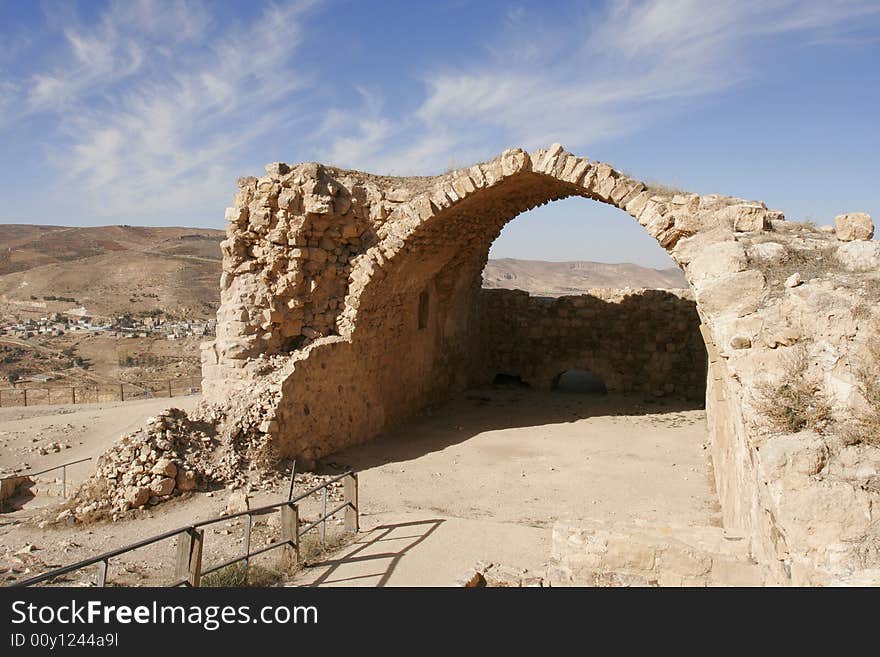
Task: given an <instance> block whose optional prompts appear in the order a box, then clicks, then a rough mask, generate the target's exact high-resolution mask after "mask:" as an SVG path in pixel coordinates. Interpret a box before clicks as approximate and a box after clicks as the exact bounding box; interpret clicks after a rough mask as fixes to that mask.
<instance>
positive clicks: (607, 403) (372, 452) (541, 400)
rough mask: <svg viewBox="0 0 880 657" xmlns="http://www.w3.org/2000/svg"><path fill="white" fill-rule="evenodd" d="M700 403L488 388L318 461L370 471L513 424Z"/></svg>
mask: <svg viewBox="0 0 880 657" xmlns="http://www.w3.org/2000/svg"><path fill="white" fill-rule="evenodd" d="M703 408H704V404H703V403H702V402H701V401H700V402H697V401H688V400H684V399H677V398H646V397H645V396H643V395H623V394H584V393H578V392H563V391H546V390H532V389H529V388H523V387H519V386H515V385H514V386H497V385H496V386H489V387H485V388H478V389H473V390H470V391H467V392H465V393H463V394H461V395H460V396H458V397H456V398H454V399H451V400H449V401H447V402H445V403H443V404H440V405H437V406H433V407H429V408H426V409H424V410H422V411H421V412H420V413H419V414H417V415H416V416H414V417H412V418H410V419H409V420H407V421H405V422H403V423H401V424H400V425H397V426H396V427H393V428H389V429H387V430H385V431H384V432H382V433H381V434H379V435H378V436H377V437H376V438H374V439H373V440H371V441H369V442H367V443H364V444H362V445H357V446H354V447H350V448H347V449H345V450H342V451H339V452H337V453H335V454H332V455H330V456H328V457H326V458H325V459H322V461H321V462H320V463H319V464H318V471H319V472H326V473H333V472H340V471H343V470H345V469H348V468H353V469H355V470H358V471H360V470H366V469H368V468H373V467H377V466H381V465H385V464H388V463H397V462H401V461H409V460H412V459H416V458H419V457H420V456H424V455H425V454H429V453H431V452H436V451H439V450H442V449H445V448H447V447H450V446H452V445H457V444H459V443H462V442H464V441H466V440H468V439H470V438H472V437H474V436H476V435H478V434H481V433H484V432H487V431H496V430H501V429H511V428H527V427H538V426H543V425H549V424H561V423H569V422H577V421H578V420H583V419H586V418H590V417H600V416H630V417H632V416H649V415H650V416H654V415H657V416H666V419H664V420H661V421H665V422H670V423H671V422H674V421H676V420H675V417H674V414H676V413H681V412H684V411H694V410H702V409H703Z"/></svg>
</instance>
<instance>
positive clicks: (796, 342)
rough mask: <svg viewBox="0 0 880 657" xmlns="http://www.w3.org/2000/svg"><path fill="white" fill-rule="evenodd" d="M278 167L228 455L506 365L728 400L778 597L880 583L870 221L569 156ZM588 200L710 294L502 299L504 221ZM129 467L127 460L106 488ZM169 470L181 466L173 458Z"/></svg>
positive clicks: (340, 425) (255, 266)
mask: <svg viewBox="0 0 880 657" xmlns="http://www.w3.org/2000/svg"><path fill="white" fill-rule="evenodd" d="M266 171H267V173H266V175H265V176H263V177H262V178H242V179H240V180H239V182H238V192H237V194H236V195H235V200H234V204H233V207H231V208H229V209H228V210H227V213H226V218H227V239H226V240H225V241H224V242H223V244H222V249H223V274H222V278H221V281H220V285H221V306H220V309H219V311H218V314H217V320H218V322H217V335H216V339H215V340H213V341H212V342H209V343H206V344H204V345H203V348H202V370H203V377H204V381H203V389H204V400H203V402H202V406H201V407H200V410H199V411H198V413H197V414H196V415H197V418H196V420H197V421H199V422H202V423H205V424H207V425H210V426H213V427H215V429H216V438H214V439H213V440H214V443H215V444H214V445H213V448H214V449H215V451H216V450H219V451H220V452H224V453H226V455H227V456H225V457H223V458H225V461H224V462H225V463H227V464H237V467H240V468H242V469H246V468H248V467H251V468H253V467H256V466H255V464H257V463H271V462H273V461H275V460H277V459H281V458H294V457H295V458H297V459H298V462H303V461H305V462H309V461H314V460H315V459H317V458H320V457H322V456H325V455H327V454H330V453H332V452H334V451H336V450H339V449H341V448H344V447H346V446H349V445H352V444H355V443H360V442H363V441H367V440H369V439H371V438H373V437H374V436H376V435H377V434H378V433H379V432H380V431H382V430H383V429H385V428H387V427H388V426H390V425H392V424H394V423H396V422H400V421H402V420H403V419H405V418H407V417H409V416H411V415H412V414H414V413H415V412H417V411H419V410H420V409H422V408H424V407H425V406H427V405H429V404H433V403H436V402H439V401H442V400H445V399H447V398H448V397H449V396H450V395H451V394H453V393H455V392H456V391H460V390H463V389H465V388H468V387H471V386H477V385H481V384H486V383H489V382H491V381H492V378H493V377H494V376H495V375H496V374H498V373H510V374H516V375H519V376H521V377H522V378H523V380H526V381H529V382H531V383H532V384H534V385H538V386H546V385H552V382H553V380H554V377H556V376H557V375H558V374H559V373H560V372H561V371H563V370H565V369H568V368H572V367H587V368H590V369H592V370H593V371H596V372H597V373H599V374H600V376H602V377H603V379H604V380H605V381H606V383H607V384H608V387H609V389H610V390H619V391H623V392H626V391H639V392H647V393H651V394H653V393H654V392H657V393H658V394H676V395H682V396H702V395H703V394H705V400H706V412H707V418H708V430H709V437H710V444H711V455H712V459H713V464H714V473H715V479H716V486H717V491H718V494H719V497H720V502H721V508H722V512H723V522H724V526H725V528H732V529H735V530H736V531H738V532H740V533H742V534H743V535H744V536H746V537H747V538H748V541H747V545H748V549H747V552H748V554H749V555H750V558H752V559H753V560H754V561H756V562H757V563H759V564H761V568H762V573H766V576H765V575H762V580H761V581H767V582H774V583H780V584H795V585H802V584H829V583H834V582H841V581H850V580H848V579H847V578H852V577H856V576H859V577H862V578H864V576H865V573H868V575H870V574H871V573H874V574H875V575H876V574H878V573H880V570H876V569H878V568H880V528H878V523H877V520H878V518H880V449H878V445H880V437H878V424H880V418H878V408H877V406H876V404H878V403H880V383H878V381H877V376H878V371H880V364H878V362H877V359H878V357H880V353H878V351H877V350H876V349H875V348H873V347H872V345H873V344H876V341H877V340H878V327H880V304H878V301H880V244H878V243H877V242H876V241H871V237H872V235H873V224H872V223H871V220H870V218H869V217H868V216H867V215H865V214H861V213H856V214H849V215H841V216H839V217H837V219H836V225H835V226H824V227H821V228H817V227H815V226H813V225H811V224H809V223H798V222H788V221H786V220H785V218H784V216H783V214H782V212H780V211H778V210H772V209H768V208H767V207H766V205H765V204H764V203H761V202H759V201H749V200H743V199H738V198H730V197H725V196H718V195H697V194H689V193H684V192H679V191H674V190H669V189H666V188H659V187H652V186H649V185H646V184H645V183H643V182H640V181H638V180H635V179H633V178H631V177H629V176H628V175H625V174H624V173H622V172H620V171H618V170H616V169H614V168H613V167H611V166H610V165H608V164H605V163H601V162H592V161H590V160H589V159H587V158H582V157H577V156H575V155H572V154H571V153H568V152H566V151H565V150H564V149H563V148H562V147H561V146H560V145H558V144H554V145H553V146H551V147H550V148H549V149H546V150H538V151H535V152H532V153H528V152H525V151H523V150H519V149H511V150H507V151H505V152H504V153H503V154H502V155H501V156H499V157H497V158H495V159H494V160H491V161H489V162H485V163H482V164H477V165H475V166H472V167H470V168H466V169H460V170H457V171H452V172H450V173H447V174H444V175H440V176H434V177H408V178H400V177H383V176H375V175H370V174H366V173H361V172H357V171H346V170H340V169H336V168H333V167H329V166H323V165H321V164H316V163H308V164H298V165H293V166H289V165H286V164H282V163H274V164H270V165H268V166H267V167H266ZM570 196H581V197H583V198H586V199H592V200H595V201H599V202H602V203H607V204H610V205H613V206H615V207H617V208H620V209H621V210H622V212H623V213H626V214H628V215H630V216H631V217H633V218H635V219H636V220H637V221H638V222H639V224H641V225H642V226H643V227H644V228H645V230H646V231H648V233H649V234H650V235H651V236H652V237H654V238H655V239H656V240H657V242H658V243H659V244H660V246H661V247H663V248H664V249H665V250H666V251H667V252H668V253H669V255H670V256H671V257H672V258H673V260H674V261H675V262H676V263H677V264H678V265H679V267H681V269H682V270H683V271H684V273H685V275H686V277H687V280H688V282H689V284H690V287H691V292H690V293H689V294H681V295H679V294H672V293H666V292H657V291H653V292H638V291H630V292H629V293H626V294H624V293H611V294H610V296H607V297H603V296H602V295H600V294H596V295H592V296H590V295H588V296H586V297H575V298H562V299H559V300H556V301H541V300H536V299H533V298H529V297H528V296H526V295H523V294H522V293H518V292H510V291H485V290H484V291H481V272H482V270H483V267H484V265H485V264H486V261H487V258H488V252H489V247H490V245H491V243H492V242H493V240H494V239H495V238H496V237H497V236H498V235H499V233H500V231H501V229H502V228H503V227H504V225H505V224H506V223H507V222H509V221H510V220H512V219H513V218H515V217H516V216H517V215H519V214H520V213H522V212H524V211H526V210H529V209H531V208H533V207H535V206H538V205H542V204H545V203H548V202H551V201H555V200H557V199H562V198H566V197H570ZM612 336H613V338H612ZM612 339H613V340H616V341H617V342H616V343H615V344H613V345H610V344H609V343H608V341H609V340H612ZM609 346H610V347H611V349H609ZM612 349H613V351H612ZM514 352H518V353H514ZM542 353H544V354H545V356H546V355H549V357H544V358H543V359H541V358H540V354H542ZM615 353H616V354H617V356H618V357H617V358H616V359H615V358H613V355H614V354H615ZM707 360H708V363H706V361H707ZM115 449H116V448H115ZM123 449H124V448H123ZM129 451H131V450H129ZM153 452H156V453H155V454H153ZM139 453H140V452H139ZM125 454H126V452H121V451H120V450H119V449H116V451H111V453H110V454H109V455H108V456H106V457H105V460H104V463H102V465H101V468H103V469H102V470H101V472H102V473H103V474H102V475H99V476H98V479H101V478H102V477H103V483H102V485H104V486H105V490H106V487H107V486H108V485H109V487H110V489H111V491H112V489H113V486H114V485H117V482H120V481H122V480H120V479H118V477H120V476H121V477H123V480H124V476H125V472H126V468H127V467H128V465H129V464H130V461H129V462H126V461H125V459H124V455H125ZM176 454H177V456H176V457H173V458H171V459H170V461H172V462H174V463H175V467H176V468H177V472H180V471H181V468H183V469H186V468H187V467H188V466H187V465H185V463H184V462H183V456H184V454H183V452H182V451H181V449H178V450H177V451H176ZM229 454H235V455H236V456H235V458H231V459H230V458H229V457H228V455H229ZM146 456H147V460H149V461H150V462H151V463H152V462H155V463H158V461H159V459H162V458H165V456H164V455H163V453H162V450H161V449H159V450H157V449H156V445H155V444H153V446H152V447H151V448H150V450H148V451H147V455H146ZM218 458H219V457H215V460H217V459H218ZM221 460H222V459H221ZM163 463H164V462H163ZM155 467H156V466H155V465H154V466H153V467H151V469H150V474H149V481H147V483H146V484H145V485H147V486H153V479H154V478H156V477H158V476H159V475H156V477H154V476H153V474H152V472H153V470H155ZM111 470H112V471H113V476H114V479H108V474H107V473H109V472H110V471H111ZM169 470H170V468H169ZM192 471H193V472H196V471H198V472H196V475H195V476H196V477H201V476H202V475H203V473H204V467H201V466H200V467H197V468H193V469H192ZM223 472H226V475H227V476H228V475H230V472H229V471H228V468H227V469H226V470H223ZM159 474H160V475H162V474H163V473H159ZM175 476H177V475H175ZM145 477H147V473H144V474H141V475H140V477H139V478H138V479H137V481H138V482H141V481H145ZM159 478H160V479H170V478H171V477H170V475H168V474H167V473H164V475H163V476H162V477H159ZM216 478H217V477H215V479H216ZM130 479H131V478H130ZM131 480H133V479H131ZM175 481H176V480H175ZM108 482H109V484H108ZM95 483H96V482H92V485H94V484H95ZM99 483H100V482H99ZM156 485H157V486H158V483H157V484H156ZM187 485H189V484H187ZM155 492H156V491H154V494H155ZM162 492H163V493H164V492H166V491H164V489H163V491H162ZM175 492H176V491H175V490H172V492H171V494H174V493H175ZM109 494H110V495H111V496H112V495H113V493H109ZM128 495H133V494H132V493H128ZM144 495H146V493H141V494H140V496H141V497H143V496H144ZM121 499H127V498H126V493H123V494H122V498H121ZM136 501H140V500H136ZM123 506H124V505H123ZM572 531H573V532H574V534H577V531H575V530H572ZM563 543H564V541H563ZM554 546H555V547H554V549H561V548H559V546H556V544H555V543H554ZM563 547H564V546H563ZM557 556H559V558H560V559H562V560H564V558H565V555H557ZM860 581H861V580H860Z"/></svg>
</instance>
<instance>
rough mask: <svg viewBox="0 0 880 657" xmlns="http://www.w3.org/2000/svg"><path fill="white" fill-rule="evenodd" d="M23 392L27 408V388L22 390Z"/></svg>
mask: <svg viewBox="0 0 880 657" xmlns="http://www.w3.org/2000/svg"><path fill="white" fill-rule="evenodd" d="M21 391H22V392H23V393H24V405H25V406H27V388H22V389H21Z"/></svg>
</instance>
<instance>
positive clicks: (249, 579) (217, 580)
mask: <svg viewBox="0 0 880 657" xmlns="http://www.w3.org/2000/svg"><path fill="white" fill-rule="evenodd" d="M286 575H287V573H285V572H284V570H283V569H280V570H273V569H270V568H264V567H263V566H257V565H254V564H250V565H248V566H247V567H245V565H244V562H242V561H239V562H238V563H233V564H229V565H228V566H226V567H225V568H221V569H220V570H215V571H214V572H213V573H208V574H207V575H205V576H204V577H202V581H201V586H204V587H208V588H221V587H225V586H236V587H244V586H250V587H266V586H275V585H276V584H278V583H280V582H283V581H284V580H285V578H286Z"/></svg>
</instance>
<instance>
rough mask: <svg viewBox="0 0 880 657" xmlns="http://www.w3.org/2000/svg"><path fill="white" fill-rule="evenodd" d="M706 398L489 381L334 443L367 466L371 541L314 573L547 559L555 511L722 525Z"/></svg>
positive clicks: (343, 578) (457, 570)
mask: <svg viewBox="0 0 880 657" xmlns="http://www.w3.org/2000/svg"><path fill="white" fill-rule="evenodd" d="M706 441H707V434H706V426H705V412H704V411H703V410H700V409H694V408H692V407H691V408H689V407H688V406H687V405H686V406H680V405H677V404H674V403H663V402H655V403H645V402H643V401H642V400H641V399H636V398H627V397H623V396H613V395H611V396H592V395H578V394H565V393H559V392H538V391H508V390H492V389H487V390H480V391H475V392H472V393H470V394H468V395H467V396H465V397H463V398H461V399H457V400H454V401H452V402H449V403H448V404H445V405H443V406H441V407H439V408H436V409H434V410H433V411H431V412H429V413H426V414H424V415H423V416H421V417H419V418H417V419H415V420H413V421H411V422H409V423H407V424H406V425H404V426H401V427H399V428H398V429H396V430H394V431H391V432H388V433H387V434H386V435H384V436H382V437H381V438H380V439H378V440H377V441H375V442H373V443H370V444H368V445H364V446H361V447H358V448H355V449H350V450H347V451H345V452H341V453H339V454H336V455H335V456H334V459H335V460H336V461H337V462H338V463H340V464H343V463H344V464H347V465H351V466H353V467H354V468H355V469H356V470H358V471H360V473H361V474H360V502H361V508H362V514H361V528H362V530H365V533H364V535H363V536H361V537H359V539H358V541H357V543H355V544H354V545H352V546H351V547H349V548H347V549H346V550H344V551H343V553H342V554H340V555H336V556H335V557H334V558H333V559H331V560H329V561H328V563H327V564H326V565H325V566H323V567H319V568H314V569H310V570H308V571H306V572H304V573H302V574H301V575H300V576H299V577H298V578H297V580H296V582H297V583H299V584H303V585H315V584H317V585H343V586H377V585H378V586H385V585H389V586H395V585H396V586H411V585H428V586H444V585H446V586H448V585H451V584H453V583H455V582H456V581H457V580H459V579H461V577H463V576H464V575H465V574H467V572H468V568H469V567H470V566H473V565H474V564H475V563H476V562H477V561H492V562H494V563H502V564H505V565H507V566H510V567H515V568H525V569H529V570H533V571H541V570H542V569H543V568H544V567H545V565H546V562H547V560H548V558H549V555H550V538H551V529H552V526H553V523H554V522H555V521H556V520H558V519H561V518H564V519H573V520H577V519H590V520H600V521H609V522H632V523H636V524H642V523H644V524H647V525H670V524H677V525H707V524H709V525H712V524H714V525H719V524H720V515H719V513H720V508H719V507H718V505H717V501H716V499H717V498H716V495H715V493H714V489H713V485H714V484H713V481H712V476H711V474H712V473H711V466H710V464H709V460H708V452H707V450H706V449H705V447H706Z"/></svg>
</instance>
